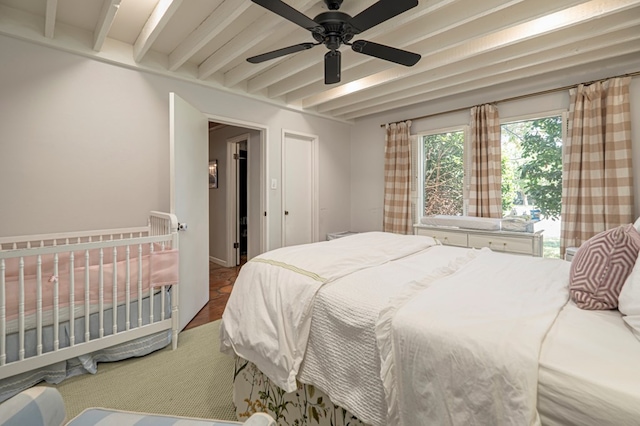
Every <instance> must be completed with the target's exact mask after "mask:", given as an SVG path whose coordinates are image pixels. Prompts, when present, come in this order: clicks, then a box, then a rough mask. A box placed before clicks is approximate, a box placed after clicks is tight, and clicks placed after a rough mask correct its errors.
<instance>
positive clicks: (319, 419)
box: [233, 357, 367, 426]
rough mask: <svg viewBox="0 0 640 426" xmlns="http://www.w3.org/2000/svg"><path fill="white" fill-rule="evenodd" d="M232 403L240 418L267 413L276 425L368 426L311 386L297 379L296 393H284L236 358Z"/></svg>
mask: <svg viewBox="0 0 640 426" xmlns="http://www.w3.org/2000/svg"><path fill="white" fill-rule="evenodd" d="M233 402H234V404H235V406H236V414H237V416H238V419H239V420H241V421H244V420H246V419H247V418H249V416H251V415H252V414H253V413H256V412H260V411H262V412H266V413H269V414H270V415H271V416H272V417H273V418H274V419H276V421H277V422H278V425H290V426H304V425H320V426H367V425H366V424H365V423H363V422H361V421H360V420H358V418H356V416H354V415H353V414H351V413H350V412H349V411H347V410H345V409H344V408H342V407H339V406H337V405H334V404H333V403H332V402H331V401H330V400H329V397H328V396H327V395H326V394H325V393H324V392H322V391H320V390H319V389H316V388H315V387H314V386H312V385H306V384H303V383H300V382H298V389H297V390H296V391H295V392H285V391H284V390H282V389H281V388H279V387H278V386H276V385H275V384H274V383H272V382H271V380H269V378H267V376H265V375H264V374H263V373H262V372H261V371H260V370H259V369H258V367H256V366H255V365H254V364H253V363H251V362H249V361H246V360H244V359H242V358H239V357H236V361H235V371H234V374H233Z"/></svg>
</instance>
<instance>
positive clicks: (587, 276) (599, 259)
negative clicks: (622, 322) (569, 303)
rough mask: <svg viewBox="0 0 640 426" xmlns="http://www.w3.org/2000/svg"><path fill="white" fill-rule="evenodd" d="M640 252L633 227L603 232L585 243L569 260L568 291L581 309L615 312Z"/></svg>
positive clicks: (619, 227) (639, 239)
mask: <svg viewBox="0 0 640 426" xmlns="http://www.w3.org/2000/svg"><path fill="white" fill-rule="evenodd" d="M639 252H640V234H639V233H638V231H637V230H636V228H634V226H633V225H632V224H628V225H622V226H618V227H616V228H613V229H610V230H608V231H604V232H601V233H599V234H598V235H596V236H594V237H593V238H591V239H589V241H587V242H586V243H584V244H583V245H582V246H580V248H579V249H578V251H577V252H576V255H575V257H574V258H573V260H572V261H571V275H570V284H569V290H570V292H571V299H573V301H574V302H576V305H578V307H579V308H581V309H615V308H617V307H618V296H619V295H620V291H621V290H622V286H623V285H624V282H625V280H626V279H627V277H628V276H629V274H630V273H631V271H632V270H633V267H634V265H635V263H636V259H637V257H638V253H639Z"/></svg>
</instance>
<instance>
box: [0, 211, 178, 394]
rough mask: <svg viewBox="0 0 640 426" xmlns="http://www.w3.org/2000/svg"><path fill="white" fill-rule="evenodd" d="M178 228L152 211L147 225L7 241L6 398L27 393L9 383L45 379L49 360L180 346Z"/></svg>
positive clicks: (1, 369) (2, 272)
mask: <svg viewBox="0 0 640 426" xmlns="http://www.w3.org/2000/svg"><path fill="white" fill-rule="evenodd" d="M177 227H178V223H177V220H176V217H175V216H174V215H172V214H167V213H161V212H151V214H150V216H149V221H148V225H147V226H146V227H136V228H123V229H111V230H98V231H82V232H71V233H66V234H47V235H31V236H21V237H3V238H0V401H2V400H3V399H6V398H8V397H10V396H11V395H12V394H15V393H17V392H19V391H20V390H21V388H20V386H21V385H18V386H17V387H16V386H15V385H14V384H13V383H10V382H16V383H18V382H21V381H24V380H26V381H25V383H24V384H23V385H22V387H28V386H30V385H32V384H35V383H32V382H34V381H40V380H47V374H50V372H47V371H46V370H48V368H43V367H50V366H51V365H52V364H56V363H61V362H64V363H65V364H66V365H67V366H68V365H70V364H69V361H68V360H70V359H74V358H77V357H80V358H78V359H79V360H80V361H79V362H78V363H76V364H82V363H85V364H86V363H90V361H87V359H88V358H91V354H94V353H97V352H99V351H103V350H107V348H113V347H119V348H121V347H125V346H127V345H128V344H130V343H131V342H132V341H136V342H139V341H142V340H144V338H145V337H149V336H156V335H162V336H163V339H170V340H171V342H172V344H173V348H174V349H175V348H176V347H177V343H178V331H179V322H178V292H177V291H173V292H172V291H170V290H171V288H172V286H173V285H175V284H177V279H178V277H177V259H178V252H177V250H178V232H177ZM161 332H165V333H166V335H164V334H162V333H161ZM166 342H168V340H165V343H164V344H165V345H166V344H167V343H166ZM154 344H155V345H156V349H157V345H158V343H154ZM148 346H149V345H148ZM149 347H151V346H149ZM151 348H152V349H153V347H151ZM129 350H132V349H131V348H126V350H124V349H123V350H119V351H118V353H117V354H116V355H114V354H113V353H112V354H109V356H108V357H107V358H108V360H115V359H118V357H127V356H123V354H126V352H127V351H129ZM132 355H133V356H137V355H138V354H136V353H135V351H134V352H132ZM83 356H84V357H85V358H82V357H83ZM109 357H110V358H109ZM91 362H92V360H91ZM71 365H73V364H71ZM67 368H68V367H67ZM84 368H85V369H90V367H86V366H85V367H84ZM36 371H43V374H42V375H41V376H43V377H44V378H42V377H39V376H38V375H37V374H35V373H34V372H36ZM75 374H78V373H77V372H75V373H73V374H71V375H75ZM64 375H65V377H66V376H68V375H69V373H65V374H64ZM19 379H20V380H19ZM21 379H24V380H21ZM59 379H60V378H59V377H57V376H56V378H53V379H51V380H47V381H52V382H54V383H55V382H57V381H58V380H59ZM60 380H61V379H60Z"/></svg>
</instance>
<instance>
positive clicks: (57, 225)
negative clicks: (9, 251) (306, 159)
mask: <svg viewBox="0 0 640 426" xmlns="http://www.w3.org/2000/svg"><path fill="white" fill-rule="evenodd" d="M0 57H1V58H2V66H1V67H0V236H11V235H24V234H33V233H45V232H47V233H48V232H63V231H76V230H90V229H101V228H112V227H127V226H138V225H145V224H146V218H147V214H148V212H149V211H150V210H162V211H167V210H168V209H169V173H168V168H169V92H175V93H177V94H178V95H179V96H180V97H182V98H183V99H185V100H186V101H188V102H190V103H191V104H193V105H194V106H195V107H196V108H198V109H200V111H202V112H203V113H205V115H209V116H216V117H226V118H229V119H231V121H233V120H240V121H247V122H251V123H257V124H259V125H262V126H264V127H266V129H267V130H266V137H267V144H268V152H267V156H268V173H269V177H268V178H269V180H270V179H271V178H274V179H277V180H278V181H280V170H281V168H280V165H281V164H280V162H281V155H280V154H281V150H280V146H281V137H282V129H283V128H285V129H290V130H296V131H299V132H304V133H311V134H317V135H319V137H320V150H319V151H320V152H319V155H320V161H319V162H320V210H321V214H320V217H321V221H320V235H324V234H326V233H327V232H332V231H335V230H339V229H347V228H348V227H349V220H350V202H349V200H350V195H351V194H350V171H349V167H350V153H351V151H350V149H349V143H350V125H349V124H345V123H341V122H337V121H334V120H328V119H324V118H319V117H316V116H313V115H308V114H304V113H301V112H298V111H294V110H287V109H283V108H279V107H277V106H274V105H271V104H268V103H264V102H261V101H257V100H253V99H250V98H246V97H241V96H239V95H235V94H232V93H229V92H224V91H220V90H215V89H212V88H210V87H205V86H201V85H197V84H194V83H190V82H185V81H182V80H176V79H172V78H168V77H164V76H159V75H155V74H150V73H145V72H139V71H135V70H131V69H128V68H123V67H119V66H115V65H111V64H107V63H103V62H100V61H97V60H93V59H88V58H85V57H81V56H76V55H73V54H70V53H66V52H63V51H59V50H54V49H51V48H48V47H43V46H40V45H36V44H31V43H29V42H25V41H21V40H17V39H13V38H9V37H6V36H1V35H0ZM280 199H281V194H280V191H271V190H269V191H268V206H269V209H271V208H279V206H280V205H281V202H280ZM279 219H280V217H279V215H278V214H270V215H269V216H268V221H269V227H268V228H269V239H270V241H269V242H268V245H267V248H269V249H271V248H276V247H279V246H280V245H281V241H280V239H281V223H280V220H279Z"/></svg>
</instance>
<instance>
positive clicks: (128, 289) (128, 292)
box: [124, 246, 131, 331]
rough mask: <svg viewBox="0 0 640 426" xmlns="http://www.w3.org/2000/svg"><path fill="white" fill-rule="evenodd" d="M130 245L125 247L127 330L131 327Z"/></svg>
mask: <svg viewBox="0 0 640 426" xmlns="http://www.w3.org/2000/svg"><path fill="white" fill-rule="evenodd" d="M129 254H130V246H127V247H126V248H125V256H126V257H125V260H126V263H125V265H126V276H125V298H126V300H125V326H124V327H125V330H127V331H129V329H130V328H131V263H130V262H131V259H130V258H129Z"/></svg>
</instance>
